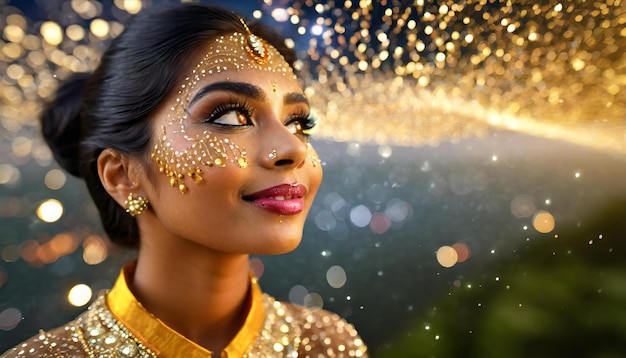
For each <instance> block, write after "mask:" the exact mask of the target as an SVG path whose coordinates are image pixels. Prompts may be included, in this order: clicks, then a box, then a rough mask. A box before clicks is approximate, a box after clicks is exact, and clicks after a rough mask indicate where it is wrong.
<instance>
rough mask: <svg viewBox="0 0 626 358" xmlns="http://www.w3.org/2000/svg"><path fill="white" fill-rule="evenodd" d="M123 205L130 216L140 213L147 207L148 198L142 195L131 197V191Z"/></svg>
mask: <svg viewBox="0 0 626 358" xmlns="http://www.w3.org/2000/svg"><path fill="white" fill-rule="evenodd" d="M124 206H125V207H126V212H127V213H129V214H130V216H137V215H141V214H143V213H144V211H146V209H147V208H148V199H146V198H144V197H143V196H138V197H137V198H133V193H130V194H128V198H127V199H126V201H125V202H124Z"/></svg>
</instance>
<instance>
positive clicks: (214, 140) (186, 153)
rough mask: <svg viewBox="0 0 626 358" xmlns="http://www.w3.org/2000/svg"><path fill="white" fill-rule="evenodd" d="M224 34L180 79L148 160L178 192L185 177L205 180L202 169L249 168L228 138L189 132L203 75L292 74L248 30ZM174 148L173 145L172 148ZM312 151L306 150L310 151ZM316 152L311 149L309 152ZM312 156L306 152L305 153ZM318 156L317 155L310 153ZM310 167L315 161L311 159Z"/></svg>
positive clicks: (182, 189)
mask: <svg viewBox="0 0 626 358" xmlns="http://www.w3.org/2000/svg"><path fill="white" fill-rule="evenodd" d="M244 27H245V29H246V30H247V31H248V32H247V34H242V33H233V34H230V35H223V36H220V37H218V38H216V39H215V40H213V41H212V42H211V43H210V44H209V46H208V49H207V52H206V55H205V56H204V57H203V58H202V60H201V61H200V62H199V63H198V64H197V65H196V66H195V68H194V69H193V70H192V72H191V75H190V76H189V77H187V78H185V81H184V82H183V84H182V85H181V86H180V88H179V91H178V96H177V98H176V100H175V104H174V105H173V106H172V107H171V108H170V112H169V114H168V117H167V120H166V124H165V125H164V126H163V127H162V128H161V133H159V135H158V138H157V141H156V144H155V146H154V149H153V151H152V158H153V159H154V161H155V162H156V164H157V165H158V168H159V172H161V173H163V174H165V175H167V176H168V178H169V181H170V185H171V186H172V187H177V188H178V190H180V192H181V193H185V192H187V190H188V187H187V180H188V179H189V180H191V181H194V182H196V183H202V182H203V181H204V179H203V177H202V173H203V172H202V168H203V167H226V166H227V165H236V166H238V167H239V168H246V167H247V166H248V159H247V157H246V154H247V153H246V150H245V148H243V147H240V146H239V145H237V144H236V143H233V142H232V141H231V140H230V139H229V138H225V137H220V136H216V135H215V134H213V133H211V132H210V131H207V130H205V131H203V132H202V133H201V134H196V135H188V134H187V126H186V121H187V119H188V118H189V112H188V107H189V105H190V101H191V92H192V91H193V90H194V89H195V88H196V86H197V85H198V83H199V82H200V81H201V80H202V79H204V78H205V77H206V76H209V75H212V74H215V73H221V72H225V71H241V70H245V69H256V70H262V71H268V72H273V73H277V74H281V75H283V76H291V77H293V78H295V75H294V73H293V70H292V68H291V66H289V64H288V63H287V62H286V61H285V59H284V58H283V56H282V55H281V54H280V53H279V52H278V50H276V49H275V48H274V47H273V46H271V45H269V44H267V43H266V42H265V41H263V40H262V39H260V38H258V37H256V36H254V35H253V34H252V33H250V32H249V30H248V29H247V26H245V24H244ZM171 133H180V134H182V135H183V138H184V141H185V142H186V143H185V145H183V146H181V145H180V143H178V145H176V146H175V145H174V143H173V141H172V138H171V137H170V134H171ZM177 147H178V148H177ZM310 152H311V151H310V150H309V153H310ZM313 153H315V151H313ZM309 157H311V155H309ZM315 157H317V155H315ZM311 162H312V163H314V165H316V164H315V163H318V162H319V158H318V159H317V162H316V161H313V160H311Z"/></svg>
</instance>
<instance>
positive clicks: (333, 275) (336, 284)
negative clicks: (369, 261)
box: [326, 265, 348, 288]
mask: <svg viewBox="0 0 626 358" xmlns="http://www.w3.org/2000/svg"><path fill="white" fill-rule="evenodd" d="M347 280H348V277H347V275H346V271H345V270H344V269H343V267H341V266H339V265H334V266H331V267H330V268H329V269H328V270H327V271H326V281H327V282H328V285H330V287H332V288H341V287H343V285H345V284H346V281H347Z"/></svg>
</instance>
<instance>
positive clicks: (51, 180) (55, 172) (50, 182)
mask: <svg viewBox="0 0 626 358" xmlns="http://www.w3.org/2000/svg"><path fill="white" fill-rule="evenodd" d="M43 181H44V184H45V185H46V186H47V187H48V188H49V189H51V190H59V189H61V188H62V187H63V185H65V181H66V176H65V173H63V172H62V171H61V170H59V169H52V170H50V171H49V172H47V173H46V176H45V177H44V179H43Z"/></svg>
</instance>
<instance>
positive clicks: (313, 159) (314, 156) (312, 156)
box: [306, 142, 322, 167]
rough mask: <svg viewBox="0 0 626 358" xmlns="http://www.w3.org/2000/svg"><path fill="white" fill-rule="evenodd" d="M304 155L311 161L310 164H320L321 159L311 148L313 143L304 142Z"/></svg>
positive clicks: (315, 165)
mask: <svg viewBox="0 0 626 358" xmlns="http://www.w3.org/2000/svg"><path fill="white" fill-rule="evenodd" d="M306 156H307V158H308V159H309V161H310V162H311V165H312V166H314V167H317V166H318V165H321V164H322V160H321V159H320V157H319V156H318V155H317V152H316V151H315V149H314V148H313V145H311V143H309V142H307V143H306Z"/></svg>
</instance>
